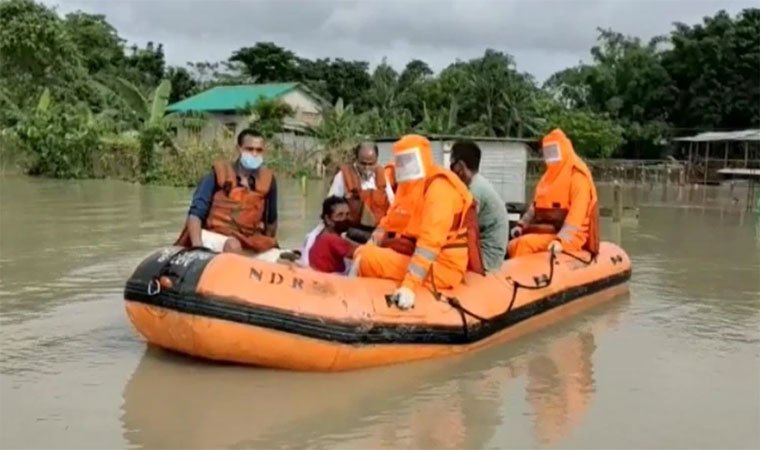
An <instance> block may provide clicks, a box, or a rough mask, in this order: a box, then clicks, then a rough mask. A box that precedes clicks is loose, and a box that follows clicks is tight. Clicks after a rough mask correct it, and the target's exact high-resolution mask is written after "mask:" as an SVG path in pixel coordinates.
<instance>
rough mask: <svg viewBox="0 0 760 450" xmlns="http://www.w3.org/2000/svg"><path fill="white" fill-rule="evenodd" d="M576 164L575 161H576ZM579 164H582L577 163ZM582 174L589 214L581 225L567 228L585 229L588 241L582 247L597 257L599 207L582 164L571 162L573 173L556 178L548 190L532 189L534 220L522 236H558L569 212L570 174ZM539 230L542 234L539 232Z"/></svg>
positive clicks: (589, 177) (543, 188) (594, 189)
mask: <svg viewBox="0 0 760 450" xmlns="http://www.w3.org/2000/svg"><path fill="white" fill-rule="evenodd" d="M576 161H578V160H576ZM580 163H581V164H583V163H582V162H580ZM575 171H577V172H578V173H581V174H583V175H584V176H585V177H586V180H587V182H588V183H589V185H590V186H591V203H590V204H589V211H588V212H587V214H586V218H585V219H584V221H583V223H579V224H569V225H570V226H573V227H575V228H578V229H583V228H585V229H586V230H587V233H588V239H587V240H586V243H585V244H584V245H583V250H586V251H588V252H590V253H592V254H594V255H597V254H599V241H600V238H599V204H598V200H597V194H596V188H595V187H594V181H593V179H592V178H591V173H590V172H589V171H588V168H586V165H585V164H583V165H582V166H580V165H579V164H577V162H574V165H573V170H572V171H568V172H567V174H564V175H563V176H559V177H557V178H556V179H555V180H554V181H553V182H552V183H551V185H549V186H541V189H539V186H540V183H539V186H536V196H535V199H534V200H533V209H534V218H533V220H532V223H531V225H530V226H529V227H527V229H526V232H533V233H541V232H549V233H552V232H553V233H559V232H560V230H561V229H562V227H563V226H565V225H566V223H565V222H566V221H565V218H566V217H567V213H568V211H569V210H570V190H571V181H572V174H573V172H575ZM542 229H543V230H542Z"/></svg>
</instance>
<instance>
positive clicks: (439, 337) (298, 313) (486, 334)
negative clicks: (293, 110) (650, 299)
mask: <svg viewBox="0 0 760 450" xmlns="http://www.w3.org/2000/svg"><path fill="white" fill-rule="evenodd" d="M630 276H631V263H630V260H629V258H628V255H627V254H626V253H625V252H624V251H623V250H622V249H621V248H620V247H618V246H617V245H615V244H612V243H608V242H603V243H602V245H601V249H600V253H599V255H597V257H596V258H593V259H592V258H589V255H588V254H587V253H585V252H579V253H576V254H569V253H563V254H560V255H557V256H550V255H549V253H539V254H534V255H528V256H523V257H520V258H516V259H511V260H507V261H505V262H504V264H503V266H502V267H501V269H500V270H499V271H498V272H495V273H492V274H488V275H486V276H481V275H478V274H474V273H468V274H467V276H466V278H465V282H464V283H463V284H462V285H461V286H459V287H457V288H456V289H452V290H441V291H440V292H437V291H427V290H424V291H423V290H420V291H418V292H417V300H416V304H415V307H414V308H413V309H410V310H407V311H401V310H399V309H397V308H396V307H395V306H391V305H389V304H388V301H387V296H388V294H390V293H391V292H393V291H394V289H395V287H396V284H395V283H394V282H392V281H388V280H378V279H367V278H348V277H345V276H341V275H333V274H324V273H319V272H316V271H312V270H310V269H306V268H300V267H296V266H292V265H283V264H275V263H268V262H264V261H258V260H255V259H252V258H249V257H246V256H242V255H236V254H231V253H223V254H217V253H213V252H210V251H208V250H204V249H185V248H181V247H169V248H165V249H162V250H159V251H156V252H155V253H153V254H151V255H150V256H148V257H147V258H146V259H145V260H144V261H143V262H142V263H141V264H140V265H139V266H138V267H137V268H136V269H135V271H134V273H133V274H132V276H131V277H130V279H129V280H128V281H127V284H126V288H125V292H124V296H125V300H126V311H127V315H128V316H129V318H130V320H131V322H132V324H133V325H134V326H135V328H136V329H137V330H138V332H139V333H140V334H141V335H142V336H143V337H144V338H145V339H146V340H147V341H148V343H150V344H153V345H155V346H158V347H163V348H165V349H169V350H173V351H177V352H180V353H185V354H187V355H191V356H196V357H202V358H206V359H211V360H217V361H228V362H235V363H242V364H251V365H257V366H265V367H272V368H282V369H291V370H311V371H339V370H350V369H359V368H364V367H371V366H379V365H386V364H394V363H401V362H407V361H412V360H419V359H426V358H433V357H441V356H447V355H455V354H461V353H465V352H470V351H474V350H477V349H479V348H482V347H485V346H489V345H493V344H494V343H497V342H501V341H503V340H506V339H509V338H510V337H514V336H516V335H519V334H522V333H524V332H525V331H527V330H529V329H530V328H532V327H531V322H533V321H534V319H539V318H541V317H543V316H547V315H557V314H569V313H570V311H572V310H574V309H579V308H573V307H575V306H583V304H584V303H586V304H588V305H591V304H593V303H597V302H598V301H599V300H609V299H612V298H615V297H617V296H618V295H619V294H622V293H624V292H625V291H626V290H627V288H628V287H627V281H628V279H629V278H630Z"/></svg>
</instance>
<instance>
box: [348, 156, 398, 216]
mask: <svg viewBox="0 0 760 450" xmlns="http://www.w3.org/2000/svg"><path fill="white" fill-rule="evenodd" d="M340 171H341V173H342V174H343V184H344V185H345V189H346V200H348V207H349V220H350V222H351V225H353V226H358V225H360V224H361V218H362V212H363V211H362V210H363V209H364V208H368V210H369V212H370V213H371V214H372V217H374V219H375V224H377V223H378V222H380V219H382V218H383V216H385V213H387V212H388V208H389V207H390V201H389V200H388V194H386V192H385V173H384V172H383V169H382V168H381V167H378V168H376V169H375V186H376V188H375V189H362V187H361V186H362V184H361V179H360V178H359V174H358V173H357V172H356V169H355V168H354V167H353V166H352V165H351V164H343V165H341V166H340Z"/></svg>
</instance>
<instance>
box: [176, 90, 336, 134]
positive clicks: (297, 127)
mask: <svg viewBox="0 0 760 450" xmlns="http://www.w3.org/2000/svg"><path fill="white" fill-rule="evenodd" d="M260 99H267V100H274V99H277V100H280V101H282V102H283V103H285V104H287V105H289V106H290V107H291V108H292V109H293V111H294V114H293V115H292V116H291V117H287V118H286V119H285V120H284V127H285V129H286V130H289V131H292V132H303V131H304V130H306V129H308V128H309V127H313V126H316V125H318V124H319V123H320V122H321V120H322V110H323V104H324V103H323V101H322V100H321V99H320V98H319V97H318V96H316V95H314V94H313V93H311V92H310V91H309V90H308V89H307V88H306V87H305V86H303V85H302V84H301V83H266V84H249V85H234V86H216V87H213V88H211V89H208V90H206V91H203V92H201V93H199V94H196V95H193V96H192V97H188V98H186V99H184V100H181V101H179V102H177V103H173V104H171V105H169V106H168V107H167V108H166V110H167V113H193V112H195V113H204V114H206V115H207V116H208V117H210V119H211V121H212V124H213V125H219V124H221V125H223V126H225V127H227V128H228V129H229V130H230V131H233V132H234V133H235V134H237V133H238V132H240V131H242V129H244V128H245V127H246V126H247V125H248V118H247V117H246V116H245V115H243V114H241V110H243V109H244V108H245V107H246V105H255V104H256V102H257V101H259V100H260Z"/></svg>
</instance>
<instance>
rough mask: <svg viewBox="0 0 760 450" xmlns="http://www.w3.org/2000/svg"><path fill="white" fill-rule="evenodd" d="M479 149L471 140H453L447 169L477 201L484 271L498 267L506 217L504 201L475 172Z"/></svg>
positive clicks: (503, 249) (503, 253)
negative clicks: (468, 189) (455, 175)
mask: <svg viewBox="0 0 760 450" xmlns="http://www.w3.org/2000/svg"><path fill="white" fill-rule="evenodd" d="M480 153H481V152H480V148H479V147H478V145H477V144H475V142H473V141H469V140H464V141H457V142H455V143H454V145H453V146H452V147H451V164H450V165H449V168H450V169H451V171H452V172H454V173H455V174H457V176H458V177H459V178H460V179H461V180H462V181H463V182H464V184H466V185H467V186H468V187H469V188H470V192H471V193H472V196H473V197H474V198H475V200H477V201H478V222H479V225H480V246H481V254H482V256H483V265H484V266H485V269H486V271H487V272H493V271H496V270H499V268H500V267H501V265H502V264H503V263H504V258H505V257H506V254H507V240H508V235H509V220H508V218H507V208H506V204H505V203H504V202H503V201H502V199H501V196H500V195H499V193H498V192H496V189H494V187H493V185H492V184H491V182H490V181H488V180H487V179H486V178H485V177H484V176H483V175H481V174H479V173H478V170H479V169H480Z"/></svg>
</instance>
